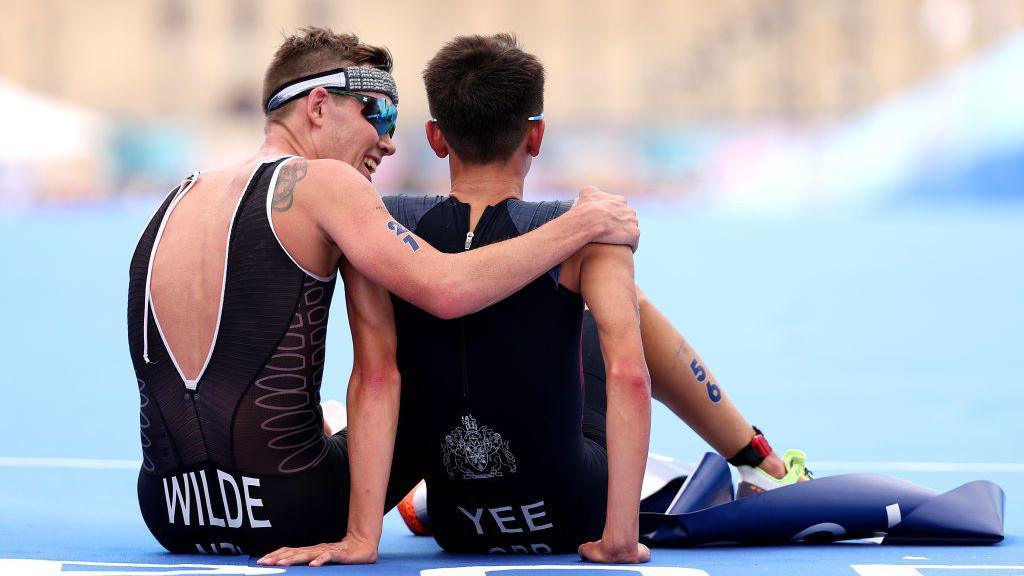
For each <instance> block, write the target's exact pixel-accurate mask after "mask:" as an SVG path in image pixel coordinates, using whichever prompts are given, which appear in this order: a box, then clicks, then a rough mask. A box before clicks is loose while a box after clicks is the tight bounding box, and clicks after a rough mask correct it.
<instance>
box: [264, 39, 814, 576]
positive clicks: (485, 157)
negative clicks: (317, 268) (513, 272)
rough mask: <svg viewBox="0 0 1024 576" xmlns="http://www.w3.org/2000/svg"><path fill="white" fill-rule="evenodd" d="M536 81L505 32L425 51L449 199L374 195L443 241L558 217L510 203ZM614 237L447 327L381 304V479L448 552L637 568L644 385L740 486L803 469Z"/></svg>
mask: <svg viewBox="0 0 1024 576" xmlns="http://www.w3.org/2000/svg"><path fill="white" fill-rule="evenodd" d="M543 79H544V72H543V67H542V65H541V64H540V62H539V61H538V60H537V59H536V58H535V57H534V56H532V55H530V54H527V53H525V52H523V51H522V50H520V49H519V48H518V46H517V45H516V43H515V40H514V39H513V38H511V37H509V36H507V35H496V36H491V37H480V36H471V37H460V38H456V39H455V40H453V41H452V42H450V43H448V44H447V45H445V46H444V47H443V48H442V49H441V50H440V51H439V52H438V54H437V55H435V57H434V58H433V59H432V60H431V61H430V62H429V64H428V65H427V68H426V70H425V71H424V80H425V83H426V88H427V97H428V100H429V103H430V108H431V111H432V113H433V114H434V116H435V119H433V120H431V121H430V122H428V123H427V125H426V132H427V137H428V140H429V142H430V145H431V147H432V148H433V150H434V151H435V152H436V153H437V155H438V156H439V157H448V158H449V169H450V172H451V179H452V189H451V195H450V196H447V197H443V196H431V197H415V196H408V197H388V198H385V204H386V205H387V206H388V207H389V209H390V210H391V212H392V213H393V214H394V215H395V217H396V218H397V219H398V221H399V222H400V223H401V224H402V225H403V226H404V227H406V228H409V229H411V230H414V231H415V232H416V233H418V234H420V235H421V237H422V238H423V239H424V240H426V241H427V242H430V243H431V244H432V245H434V246H436V247H437V248H438V249H440V250H443V251H446V252H465V251H470V252H472V251H475V250H478V249H485V247H486V246H488V245H490V244H491V243H493V242H496V241H500V240H503V239H505V238H509V237H516V236H518V235H520V234H523V233H525V232H527V231H529V230H530V229H532V228H533V227H536V226H538V225H541V224H543V223H544V222H548V221H557V220H558V219H559V218H560V217H562V216H559V215H560V214H564V213H565V211H566V210H567V209H568V205H567V204H565V203H558V202H525V201H523V200H522V196H523V188H524V178H525V176H526V173H527V172H528V171H529V167H530V164H531V161H532V158H533V157H535V156H536V155H537V154H539V152H540V147H541V143H542V140H543V135H544V123H543V115H542V114H541V110H542V108H543ZM620 248H621V247H617V246H599V245H590V246H587V247H585V248H583V249H582V250H581V251H579V252H577V253H576V254H574V255H573V256H572V257H570V258H569V259H567V260H566V261H565V262H563V263H561V264H560V265H559V266H557V267H554V268H552V269H551V270H550V271H549V273H548V274H547V275H545V276H543V277H541V278H538V279H537V280H534V281H533V282H531V283H530V284H529V285H527V286H526V287H524V288H523V289H522V290H520V291H519V292H517V293H516V294H514V295H513V296H510V297H509V298H507V299H505V300H503V301H501V302H499V303H497V304H494V305H492V306H490V307H488V308H486V309H484V310H481V311H480V312H477V313H475V314H471V315H468V316H466V317H464V318H460V319H458V320H444V319H439V318H436V317H434V316H432V315H430V314H427V313H425V312H424V311H422V310H420V309H419V308H418V307H417V306H415V303H410V302H408V301H407V300H405V299H404V298H401V297H400V295H397V297H396V298H394V299H393V309H394V314H395V319H396V324H397V358H398V366H399V368H400V370H401V374H402V402H401V417H400V419H399V434H398V443H397V446H396V452H395V457H396V461H397V462H398V470H399V471H400V473H399V474H397V476H395V475H393V478H392V485H394V484H395V483H396V478H408V477H410V474H409V473H408V472H406V471H404V468H405V467H406V466H410V465H418V466H419V467H420V468H421V469H422V471H423V474H424V476H425V477H426V479H427V486H428V488H429V498H426V506H427V508H428V510H429V513H428V514H427V515H426V516H424V515H423V511H422V510H416V509H417V508H421V507H422V502H420V501H419V500H420V497H421V496H422V495H423V494H424V493H425V490H424V489H423V488H422V487H420V488H417V492H416V493H415V495H412V496H410V498H408V499H407V500H405V501H403V503H402V505H400V507H399V510H400V511H401V512H402V516H403V517H404V518H405V519H406V522H407V523H408V524H409V526H410V528H412V529H413V530H414V531H415V532H417V533H427V532H428V531H432V532H433V534H434V536H435V538H436V539H437V541H438V543H439V544H440V545H441V546H442V547H443V548H445V549H446V550H449V551H457V552H476V553H481V552H493V553H545V552H564V551H568V550H576V549H577V546H578V545H580V544H581V543H584V544H583V545H582V546H580V547H579V552H580V554H581V555H582V556H583V557H584V558H586V559H589V560H593V561H600V562H643V561H646V560H647V558H648V557H649V551H648V550H647V549H646V548H645V547H643V546H642V545H640V544H639V543H638V542H637V533H638V526H637V516H638V505H639V503H640V495H641V480H642V479H643V478H644V463H645V459H646V457H647V435H648V431H649V425H650V394H651V393H652V392H653V395H654V397H656V398H657V399H658V400H660V401H661V402H663V403H664V404H666V405H667V406H669V407H670V408H671V409H672V410H673V411H675V412H676V413H677V414H678V415H679V416H680V417H681V418H682V419H683V420H685V421H686V422H687V423H688V424H689V425H690V426H691V427H692V428H693V429H694V430H696V431H697V432H698V433H699V434H700V435H701V436H702V437H704V438H705V439H706V440H707V441H708V442H709V443H710V444H711V445H712V446H713V447H714V448H715V449H716V450H718V451H719V452H720V453H721V454H722V455H723V456H725V457H727V458H728V459H729V461H730V462H731V463H732V464H734V465H736V466H737V467H738V468H739V470H740V475H741V480H742V481H741V484H740V491H739V495H740V496H741V497H742V496H745V495H747V494H750V493H756V492H760V491H764V490H770V489H773V488H775V487H778V486H782V485H786V484H791V483H793V482H797V481H800V480H806V479H809V478H810V475H809V473H808V472H807V470H806V467H805V466H804V463H803V454H802V453H799V452H797V451H791V452H789V453H787V454H786V456H785V457H784V458H780V457H779V456H778V455H777V454H776V453H775V452H774V451H773V450H772V449H771V447H770V446H769V445H768V443H767V441H766V440H765V438H764V436H763V435H762V434H761V433H760V431H759V430H758V429H757V428H754V427H752V426H751V425H750V424H749V423H748V422H747V421H746V420H745V419H744V418H743V416H742V415H741V414H740V413H739V411H738V410H737V409H736V408H735V406H734V405H733V404H732V403H731V401H730V400H729V398H728V397H727V396H726V395H725V392H724V390H722V388H721V387H720V386H719V385H718V383H717V382H716V381H715V380H714V378H713V377H712V376H711V374H710V372H709V370H708V369H707V368H706V366H705V365H704V363H703V361H702V360H701V358H700V357H699V356H698V355H697V353H696V352H695V351H694V350H693V349H692V348H691V347H690V346H689V344H688V343H687V342H686V340H685V339H684V338H683V336H682V335H681V334H680V333H679V332H678V331H677V330H676V329H675V327H673V326H672V325H671V323H670V322H669V321H668V320H667V319H666V318H665V317H664V316H663V315H662V314H661V313H660V312H659V311H658V310H657V309H656V308H655V307H654V306H653V305H652V304H651V303H650V302H648V301H647V300H646V298H644V297H643V296H642V294H638V291H637V290H636V288H635V286H634V284H633V280H632V278H633V274H632V272H633V262H632V258H631V254H630V252H629V251H628V250H625V249H620ZM638 300H639V310H638V308H637V306H638ZM584 301H585V302H586V304H587V305H589V307H590V308H591V310H592V313H591V312H590V311H584V307H583V304H584ZM379 302H381V303H382V305H383V306H385V307H386V308H388V310H387V311H385V312H381V313H380V315H382V316H383V315H386V314H387V313H388V312H390V309H391V306H390V305H388V304H387V303H385V302H383V301H379ZM638 320H639V326H640V327H642V334H641V330H640V329H638ZM382 328H386V327H382ZM581 334H582V358H581V350H580V345H581ZM645 357H646V366H645ZM647 366H649V367H650V377H649V380H648V369H647ZM581 368H582V370H581ZM581 372H582V374H581ZM649 387H650V390H649ZM413 458H416V459H417V460H418V462H417V463H416V464H410V463H409V461H410V460H412V459H413ZM427 523H429V526H428V525H427ZM588 540H589V541H590V542H587V541H588ZM336 550H337V549H336V545H330V544H324V545H319V546H312V547H307V548H302V549H284V550H279V551H276V552H274V553H272V554H269V555H267V556H266V557H264V558H262V559H261V560H260V563H261V564H294V563H303V562H312V563H313V564H322V563H323V562H325V561H330V560H335V554H336Z"/></svg>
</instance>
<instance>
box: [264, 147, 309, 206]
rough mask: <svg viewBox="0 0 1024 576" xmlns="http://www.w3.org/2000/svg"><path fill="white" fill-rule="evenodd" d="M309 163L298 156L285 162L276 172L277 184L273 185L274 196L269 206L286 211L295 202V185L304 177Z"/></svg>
mask: <svg viewBox="0 0 1024 576" xmlns="http://www.w3.org/2000/svg"><path fill="white" fill-rule="evenodd" d="M308 169H309V164H307V163H306V160H305V159H303V158H299V159H297V160H294V161H292V162H288V163H287V164H285V165H284V166H283V167H282V168H281V171H280V172H279V173H278V174H277V185H276V186H275V187H274V198H273V200H271V203H270V206H271V208H273V209H274V212H287V211H288V209H289V208H291V207H292V204H293V203H294V202H295V185H296V184H298V183H299V181H300V180H302V179H303V178H305V177H306V172H307V170H308Z"/></svg>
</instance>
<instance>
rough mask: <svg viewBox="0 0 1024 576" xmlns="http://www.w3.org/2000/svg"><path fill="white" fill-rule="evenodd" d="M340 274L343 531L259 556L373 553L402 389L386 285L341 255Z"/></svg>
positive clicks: (364, 558)
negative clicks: (347, 363)
mask: <svg viewBox="0 0 1024 576" xmlns="http://www.w3.org/2000/svg"><path fill="white" fill-rule="evenodd" d="M341 274H342V277H343V278H344V281H345V305H346V307H347V308H348V321H349V326H350V327H351V330H352V350H353V354H354V358H353V363H352V375H351V376H350V377H349V381H348V396H347V404H348V423H349V425H348V456H349V474H350V477H351V485H350V491H349V514H348V532H347V533H346V534H345V538H344V539H343V540H342V541H341V542H336V543H324V544H318V545H316V546H306V547H303V548H281V549H279V550H277V551H275V552H273V553H272V554H268V555H266V556H264V557H263V558H261V559H260V564H277V565H292V564H303V563H307V562H308V563H309V564H310V566H320V565H322V564H325V563H328V562H338V563H343V564H365V563H372V562H376V561H377V548H378V546H379V544H380V535H381V525H382V519H383V516H384V498H385V494H386V492H387V486H388V475H389V474H390V472H391V459H392V454H393V452H394V447H395V431H396V429H397V426H398V407H399V398H400V396H401V378H400V376H399V372H398V366H397V365H396V363H395V362H396V359H395V352H396V347H397V336H396V334H395V318H394V311H393V310H392V307H391V297H390V295H389V294H388V292H387V290H384V289H383V288H381V287H380V286H378V285H376V284H374V283H372V282H370V281H369V280H368V279H367V278H366V277H365V276H363V275H362V274H360V273H359V271H358V270H356V269H355V268H354V267H352V265H351V264H349V263H348V262H346V261H344V260H343V261H342V263H341Z"/></svg>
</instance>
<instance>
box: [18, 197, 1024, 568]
mask: <svg viewBox="0 0 1024 576" xmlns="http://www.w3.org/2000/svg"><path fill="white" fill-rule="evenodd" d="M151 209H152V206H144V207H142V206H114V207H110V206H108V207H105V208H103V209H95V210H93V209H89V210H74V211H56V212H42V213H40V212H37V213H32V214H28V215H24V214H23V215H20V216H18V217H17V218H14V217H10V216H7V217H2V218H0V245H2V246H4V247H5V250H4V254H3V255H2V256H0V269H2V270H3V273H4V280H5V281H4V282H3V283H2V286H0V301H2V302H3V303H4V304H3V318H4V327H5V330H4V334H3V336H2V342H0V344H2V345H0V350H2V353H0V354H2V363H0V365H2V366H3V369H4V376H3V382H4V392H5V397H4V401H3V403H2V404H0V438H2V439H3V442H2V445H0V573H2V574H6V573H12V574H17V573H28V572H27V571H28V570H29V565H19V566H17V567H14V566H13V565H11V564H10V563H7V564H4V563H3V559H8V560H9V559H13V558H21V559H34V560H64V561H70V560H76V561H94V562H113V563H117V562H121V563H155V564H172V563H178V562H181V563H189V564H207V565H224V566H225V570H227V568H228V567H238V570H235V569H234V568H231V569H230V570H228V571H222V572H221V573H230V574H241V573H243V572H242V571H241V567H243V566H245V565H246V563H247V562H248V563H249V564H252V561H251V560H249V559H246V558H224V557H200V556H189V557H183V556H171V555H168V554H166V553H164V552H162V549H161V548H160V547H159V546H158V545H157V544H156V542H155V541H154V540H153V539H152V537H151V536H150V535H149V533H148V531H147V530H146V528H145V526H144V525H143V523H142V520H141V518H140V516H139V514H138V510H137V505H136V500H135V476H136V471H135V470H132V469H130V467H129V464H128V463H127V462H126V461H130V460H136V459H138V458H139V457H140V451H139V446H138V444H139V437H138V396H137V392H136V389H135V383H134V378H133V376H132V369H131V365H130V362H129V358H128V353H127V345H126V344H127V343H126V336H125V332H124V314H125V311H124V302H125V291H126V285H127V265H128V259H129V256H130V253H131V250H132V249H133V248H134V243H135V240H136V237H137V234H138V233H139V232H140V231H141V229H142V226H143V224H144V222H145V220H146V219H147V218H148V216H149V213H150V211H151ZM641 221H642V224H643V229H644V238H643V245H642V247H641V251H640V252H639V253H638V255H637V261H638V264H637V271H638V272H637V273H638V280H639V282H640V283H641V285H642V286H643V287H644V288H645V290H646V292H647V293H648V296H649V297H650V298H651V299H652V300H653V301H654V302H655V303H657V304H658V305H659V306H660V307H661V308H662V309H663V310H664V311H665V312H666V313H667V315H668V316H669V317H670V318H671V319H672V320H673V321H674V322H675V323H676V324H677V325H678V326H679V327H680V328H681V329H682V331H683V332H684V334H686V335H687V336H688V337H689V339H690V340H691V342H692V343H693V344H694V346H695V347H696V348H697V350H699V351H700V352H701V353H702V355H703V356H704V358H705V360H706V361H707V363H708V364H709V366H710V367H711V368H712V370H714V372H715V375H716V376H717V378H718V380H719V381H720V382H721V383H722V384H723V385H724V386H725V387H726V389H727V390H728V391H729V393H730V394H731V396H732V397H733V399H734V400H735V401H736V402H737V404H738V405H739V407H740V408H741V410H742V411H743V412H744V413H745V414H746V415H747V417H748V418H749V419H750V420H751V421H752V422H754V423H756V424H758V425H759V426H760V427H761V428H763V429H764V430H765V431H766V433H767V434H768V435H769V437H770V438H771V439H772V442H773V443H774V444H775V445H776V447H790V446H791V447H799V448H802V449H804V450H806V451H807V452H808V454H809V457H810V464H811V466H812V468H816V471H818V472H819V475H822V474H829V473H838V472H847V471H854V470H863V471H871V472H880V473H887V474H893V475H896V476H900V477H902V478H906V479H908V480H911V481H914V482H917V483H920V484H924V485H927V486H929V487H932V488H935V489H940V490H947V489H950V488H953V487H955V486H957V485H959V484H961V483H963V482H966V481H968V480H971V479H976V478H985V479H988V480H992V481H994V482H996V483H998V484H1000V485H1001V486H1002V487H1003V488H1004V489H1005V490H1006V493H1007V509H1006V531H1007V540H1006V541H1005V542H1004V543H1003V544H1001V545H998V546H994V547H985V548H955V547H928V548H919V547H914V548H905V547H879V546H874V545H870V544H843V545H832V546H814V547H811V546H789V547H779V548H737V549H727V548H711V549H698V550H656V551H655V556H654V561H653V562H652V564H651V565H650V566H655V567H656V566H682V567H688V568H694V569H699V570H703V571H705V572H706V573H708V574H711V575H731V574H790V575H792V574H856V573H857V572H856V571H855V570H854V569H853V568H851V565H854V564H858V565H859V564H893V565H904V566H908V565H955V566H963V565H985V566H994V565H1004V566H1006V565H1010V566H1012V565H1016V566H1018V567H1017V568H1016V569H1012V568H1011V569H1005V570H990V569H983V568H973V569H962V568H951V567H948V568H942V569H938V568H935V569H920V570H918V572H919V573H921V574H960V575H963V574H1020V573H1024V567H1020V566H1022V565H1024V540H1022V538H1021V537H1022V535H1024V507H1022V506H1021V505H1020V501H1019V498H1018V495H1020V494H1022V493H1024V456H1022V451H1021V449H1020V444H1019V443H1020V438H1021V436H1022V432H1024V425H1022V424H1021V419H1020V416H1019V414H1020V406H1021V404H1022V400H1024V387H1022V386H1021V384H1020V369H1019V364H1018V362H1019V361H1018V360H1017V358H1018V357H1017V354H1019V350H1020V347H1021V344H1022V343H1024V337H1022V336H1024V268H1022V267H1021V265H1020V255H1019V254H1020V246H1022V245H1024V207H1019V206H1016V207H1015V206H1005V205H1003V206H999V207H994V208H987V207H978V206H970V207H946V208H942V209H936V208H931V209H927V210H914V211H909V210H895V209H889V210H886V211H879V212H874V213H860V214H856V215H850V214H842V215H828V216H821V215H815V216H813V217H809V216H808V217H787V218H784V219H774V220H745V219H736V218H726V217H720V216H708V215H706V214H687V213H683V212H680V211H678V210H675V209H665V208H663V207H654V206H649V207H646V208H642V209H641ZM341 305H342V303H341V302H340V301H339V306H341ZM335 312H336V314H335V315H334V318H335V323H334V326H333V328H332V333H331V335H330V336H329V339H330V342H331V343H330V345H329V353H328V364H327V368H326V372H325V373H326V374H327V375H328V376H327V378H325V396H326V397H332V398H341V397H342V396H343V392H344V391H343V386H344V382H345V379H346V378H347V366H348V361H349V358H350V354H351V353H350V346H349V339H348V335H347V334H346V333H345V332H347V328H346V327H345V323H344V321H343V318H344V309H343V308H340V309H338V310H336V311H335ZM652 449H653V450H654V451H656V452H660V453H663V454H666V455H670V456H674V457H676V458H679V459H682V460H686V461H690V460H693V459H696V458H697V457H698V456H699V454H700V453H701V452H703V451H704V450H705V446H703V444H702V443H701V441H700V440H699V439H698V438H697V437H696V436H695V435H694V434H693V433H692V432H690V431H689V430H687V429H686V428H685V427H684V426H683V425H682V424H681V423H679V422H678V421H676V420H675V419H674V418H673V417H672V416H671V415H670V414H669V413H668V412H667V411H666V410H664V409H661V408H657V409H656V411H655V421H654V430H653V434H652ZM13 458H37V459H38V458H75V459H102V460H112V462H107V463H105V464H104V462H99V461H93V462H82V461H72V462H61V461H56V460H16V459H13ZM815 462H818V463H820V465H819V466H817V467H815V466H814V464H815ZM872 462H885V463H887V464H885V465H884V466H882V465H881V464H877V465H876V464H871V463H872ZM921 462H925V463H928V462H932V463H941V465H929V464H913V463H921ZM957 463H961V464H963V463H970V464H972V465H974V466H975V467H974V468H971V467H969V466H959V467H958V466H957V465H956V464H957ZM87 464H88V465H91V466H101V465H105V466H107V467H106V468H86V467H83V466H85V465H87ZM908 469H909V470H910V471H908ZM928 470H932V471H928ZM934 470H940V471H934ZM381 550H382V559H381V562H380V563H379V564H378V565H377V566H372V567H332V568H325V569H320V570H317V571H315V572H314V571H312V570H311V569H303V568H292V569H289V570H288V571H287V572H288V573H302V572H304V571H310V572H311V573H318V574H326V573H345V574H364V573H365V574H369V573H373V574H418V573H419V571H420V570H423V569H428V568H439V567H455V566H474V565H484V564H503V565H520V564H575V559H574V558H572V557H567V556H554V557H532V558H523V557H495V556H490V557H457V556H451V555H446V554H442V553H440V552H438V550H437V548H436V547H435V545H434V543H433V541H432V540H431V539H429V538H428V539H423V538H414V537H412V536H408V535H406V534H405V533H404V528H403V527H402V526H401V525H400V521H398V520H397V519H396V518H395V517H389V518H388V519H387V521H386V523H385V536H384V541H383V543H382V548H381ZM905 557H909V559H905ZM41 566H42V565H40V564H34V565H32V567H33V568H32V569H36V570H40V571H39V572H37V573H50V572H45V571H41ZM54 566H56V568H54V567H53V566H50V567H49V568H48V569H52V570H60V569H61V568H60V566H59V565H54ZM580 567H582V568H588V567H586V566H580ZM63 569H64V570H65V571H81V572H84V573H88V574H96V573H108V572H110V573H125V571H128V572H131V573H141V572H146V571H153V572H155V573H168V572H167V571H166V569H156V568H146V569H141V568H127V567H103V566H95V565H86V566H74V565H65V566H64V567H63ZM179 570H181V569H179ZM588 570H594V569H593V568H588ZM862 570H865V569H862ZM867 570H868V572H867V574H869V576H870V574H875V573H877V574H881V573H883V572H877V571H876V572H870V569H867ZM140 571H141V572H140ZM204 572H206V573H209V570H208V569H202V568H197V567H196V568H189V569H185V573H189V574H192V573H204ZM147 573H148V572H147ZM179 573H180V572H179ZM252 573H260V572H252ZM492 573H495V572H492ZM501 573H502V574H503V575H505V576H520V575H521V576H532V575H533V574H542V573H547V574H552V573H555V572H552V571H550V570H549V571H536V572H522V571H520V570H515V571H503V572H501ZM595 573H597V572H595ZM631 573H634V572H633V571H632V569H630V568H622V569H621V571H613V572H610V573H606V572H604V571H602V572H600V573H599V574H606V576H611V575H612V574H615V575H618V574H631ZM888 573H890V574H897V572H888ZM912 573H913V572H907V571H904V572H899V573H898V574H904V575H906V574H912Z"/></svg>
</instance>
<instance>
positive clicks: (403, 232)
mask: <svg viewBox="0 0 1024 576" xmlns="http://www.w3.org/2000/svg"><path fill="white" fill-rule="evenodd" d="M388 230H391V231H392V232H394V233H395V236H397V237H399V238H402V236H405V237H404V238H402V242H405V244H406V245H408V246H409V248H411V249H412V251H413V252H416V251H417V250H419V249H420V244H419V242H417V241H416V238H414V237H413V235H412V234H409V231H408V230H407V229H406V228H405V227H404V226H402V225H401V224H399V223H398V222H395V221H394V220H390V221H388Z"/></svg>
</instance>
